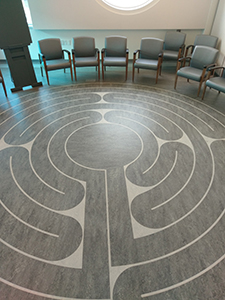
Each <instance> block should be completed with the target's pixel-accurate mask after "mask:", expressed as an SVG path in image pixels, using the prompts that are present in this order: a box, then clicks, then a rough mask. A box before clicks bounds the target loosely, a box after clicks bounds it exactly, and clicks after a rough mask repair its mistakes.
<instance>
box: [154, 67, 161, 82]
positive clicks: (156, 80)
mask: <svg viewBox="0 0 225 300" xmlns="http://www.w3.org/2000/svg"><path fill="white" fill-rule="evenodd" d="M159 72H160V67H159V68H158V69H157V71H156V79H155V83H157V82H158V77H159Z"/></svg>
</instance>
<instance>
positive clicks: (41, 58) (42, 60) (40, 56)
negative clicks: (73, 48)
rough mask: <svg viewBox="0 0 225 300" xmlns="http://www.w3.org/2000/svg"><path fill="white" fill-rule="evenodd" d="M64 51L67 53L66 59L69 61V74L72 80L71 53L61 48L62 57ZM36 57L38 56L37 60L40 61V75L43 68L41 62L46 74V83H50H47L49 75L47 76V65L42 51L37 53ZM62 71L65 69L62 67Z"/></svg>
mask: <svg viewBox="0 0 225 300" xmlns="http://www.w3.org/2000/svg"><path fill="white" fill-rule="evenodd" d="M64 53H67V55H68V59H69V63H70V74H71V80H72V81H73V70H72V61H71V55H70V52H69V51H68V50H66V49H62V55H63V56H62V57H63V58H64ZM38 57H39V62H40V67H41V76H42V77H43V69H42V62H43V63H44V68H45V74H46V78H47V82H48V85H50V83H49V76H48V72H49V71H48V67H47V62H46V58H45V55H44V54H43V53H38ZM64 73H65V69H64Z"/></svg>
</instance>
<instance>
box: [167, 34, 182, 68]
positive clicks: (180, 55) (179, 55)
mask: <svg viewBox="0 0 225 300" xmlns="http://www.w3.org/2000/svg"><path fill="white" fill-rule="evenodd" d="M176 32H179V33H182V34H184V33H183V32H181V31H180V30H177V31H176ZM165 38H166V37H165ZM185 39H186V35H185ZM185 39H184V40H185ZM164 45H165V40H164ZM165 50H167V49H163V51H165ZM184 52H185V43H183V44H182V45H180V47H179V50H178V55H177V60H176V62H177V65H176V72H177V70H178V61H179V59H180V58H182V57H183V56H184Z"/></svg>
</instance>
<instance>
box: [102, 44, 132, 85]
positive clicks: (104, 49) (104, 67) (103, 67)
mask: <svg viewBox="0 0 225 300" xmlns="http://www.w3.org/2000/svg"><path fill="white" fill-rule="evenodd" d="M106 51H107V49H106V48H102V50H101V58H102V79H103V80H104V78H105V76H104V70H106V66H104V64H103V62H104V58H105V52H106ZM125 51H126V53H125V55H126V65H125V67H126V75H125V80H126V81H127V77H128V56H129V49H128V48H127V49H126V50H125ZM107 67H108V66H107ZM115 67H116V65H115ZM118 67H123V66H120V65H118Z"/></svg>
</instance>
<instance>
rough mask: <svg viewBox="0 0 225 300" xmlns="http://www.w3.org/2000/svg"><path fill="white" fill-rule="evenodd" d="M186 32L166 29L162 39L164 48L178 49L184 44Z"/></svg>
mask: <svg viewBox="0 0 225 300" xmlns="http://www.w3.org/2000/svg"><path fill="white" fill-rule="evenodd" d="M185 39H186V34H185V33H183V32H179V31H167V32H166V35H165V40H164V50H172V51H179V48H180V47H181V46H182V45H184V43H185Z"/></svg>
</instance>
